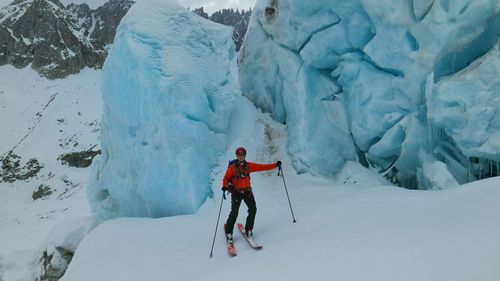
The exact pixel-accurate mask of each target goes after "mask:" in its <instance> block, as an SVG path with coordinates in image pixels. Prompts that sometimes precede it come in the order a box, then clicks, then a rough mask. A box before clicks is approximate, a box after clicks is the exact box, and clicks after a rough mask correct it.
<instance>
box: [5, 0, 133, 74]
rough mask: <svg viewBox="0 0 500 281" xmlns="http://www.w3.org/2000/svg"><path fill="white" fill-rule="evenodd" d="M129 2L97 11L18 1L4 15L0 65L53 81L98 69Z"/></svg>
mask: <svg viewBox="0 0 500 281" xmlns="http://www.w3.org/2000/svg"><path fill="white" fill-rule="evenodd" d="M132 4H133V1H131V0H111V1H109V2H107V3H106V4H105V5H103V6H102V7H100V8H98V9H97V10H91V9H90V8H89V7H88V5H86V4H81V5H75V4H71V5H68V6H67V7H64V6H63V5H62V4H61V3H60V2H59V1H58V0H16V1H14V2H13V3H11V4H10V5H9V6H7V7H5V8H3V9H1V10H0V42H2V43H0V65H3V64H12V65H13V66H15V67H18V68H22V67H26V66H27V65H29V64H31V65H32V68H33V69H35V70H36V71H38V72H39V73H40V74H42V75H43V76H46V77H47V78H50V79H55V78H64V77H66V76H67V75H70V74H75V73H78V72H80V70H81V69H83V68H84V67H91V68H100V67H102V65H103V63H104V60H105V59H106V56H107V50H106V46H107V45H109V44H111V43H112V42H113V38H114V35H115V31H116V27H117V26H118V23H119V22H120V20H121V18H122V17H123V16H124V15H125V13H126V12H127V11H128V9H129V8H130V7H131V6H132Z"/></svg>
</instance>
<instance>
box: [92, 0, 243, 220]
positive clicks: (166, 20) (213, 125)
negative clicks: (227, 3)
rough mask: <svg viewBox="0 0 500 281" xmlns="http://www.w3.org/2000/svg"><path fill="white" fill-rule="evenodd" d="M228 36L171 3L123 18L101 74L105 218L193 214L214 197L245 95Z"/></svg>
mask: <svg viewBox="0 0 500 281" xmlns="http://www.w3.org/2000/svg"><path fill="white" fill-rule="evenodd" d="M231 36H232V32H231V29H230V28H228V27H225V26H222V25H219V24H216V23H213V22H210V21H208V20H205V19H203V18H201V17H199V16H197V15H196V14H194V13H192V12H190V11H188V10H187V9H185V8H183V7H181V6H179V5H177V4H175V3H172V2H164V1H156V0H145V1H138V2H137V3H136V4H135V5H134V6H133V7H132V8H131V10H130V11H129V12H128V14H127V15H126V16H125V17H124V18H123V20H122V22H121V24H120V26H119V28H118V30H117V36H116V38H115V43H114V45H113V47H112V49H111V53H110V55H109V57H108V58H107V60H106V64H105V66H104V78H103V87H102V91H103V97H104V102H105V111H104V116H103V128H102V156H101V157H100V158H99V159H98V161H95V162H96V163H94V164H95V165H94V172H93V175H92V179H91V180H92V183H91V184H90V187H89V200H90V202H91V206H92V209H93V211H94V213H95V215H96V216H97V217H98V218H100V219H106V218H112V217H118V216H148V217H161V216H169V215H181V214H189V213H194V212H195V211H196V210H198V208H199V207H200V205H201V204H202V203H203V202H204V201H205V199H206V198H207V197H208V196H211V195H212V189H211V186H210V182H209V180H210V174H211V172H212V170H213V168H214V167H215V166H216V164H217V162H216V161H217V157H218V156H219V155H220V154H222V153H223V152H225V148H226V136H225V134H226V131H227V127H228V124H229V121H230V119H231V118H230V114H231V112H232V110H233V103H234V100H235V94H236V93H237V92H238V87H237V86H236V81H237V79H236V78H234V77H233V76H232V72H231V71H230V69H231V67H232V63H233V62H234V63H235V60H234V59H233V58H235V51H234V44H233V41H232V38H231Z"/></svg>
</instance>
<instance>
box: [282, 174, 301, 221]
mask: <svg viewBox="0 0 500 281" xmlns="http://www.w3.org/2000/svg"><path fill="white" fill-rule="evenodd" d="M280 173H281V177H282V178H283V185H285V191H286V197H287V198H288V204H289V205H290V211H291V212H292V218H293V222H294V223H295V222H297V220H295V216H294V215H293V209H292V203H291V202H290V196H289V195H288V189H287V188H286V183H285V175H284V174H283V170H282V169H281V167H279V171H278V176H279V175H280Z"/></svg>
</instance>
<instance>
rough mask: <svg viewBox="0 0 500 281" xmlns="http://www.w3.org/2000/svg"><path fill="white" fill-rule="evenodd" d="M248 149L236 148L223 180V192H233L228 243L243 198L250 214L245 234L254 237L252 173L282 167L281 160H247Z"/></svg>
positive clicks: (231, 238) (231, 236)
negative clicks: (273, 161)
mask: <svg viewBox="0 0 500 281" xmlns="http://www.w3.org/2000/svg"><path fill="white" fill-rule="evenodd" d="M246 154H247V151H246V149H245V148H243V147H239V148H238V149H236V157H237V159H236V160H234V162H233V163H232V164H230V165H229V167H228V168H227V171H226V174H225V175H224V179H223V181H222V192H224V193H225V192H226V191H228V192H230V193H231V212H230V213H229V217H228V218H227V222H226V226H225V231H226V239H227V242H228V244H232V243H233V228H234V224H235V222H236V219H237V217H238V210H239V209H240V205H241V200H243V201H245V204H246V205H247V207H248V216H247V220H246V224H245V235H246V236H247V237H250V238H252V236H253V225H254V221H255V214H256V213H257V207H256V205H255V198H254V196H253V192H252V187H251V184H250V173H252V172H259V171H268V170H272V169H274V168H279V167H281V161H278V162H276V163H272V164H257V163H252V162H247V161H246V160H245V157H246Z"/></svg>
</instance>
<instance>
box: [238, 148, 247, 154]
mask: <svg viewBox="0 0 500 281" xmlns="http://www.w3.org/2000/svg"><path fill="white" fill-rule="evenodd" d="M236 155H245V156H246V155H247V150H246V149H245V148H244V147H238V148H237V149H236Z"/></svg>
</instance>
